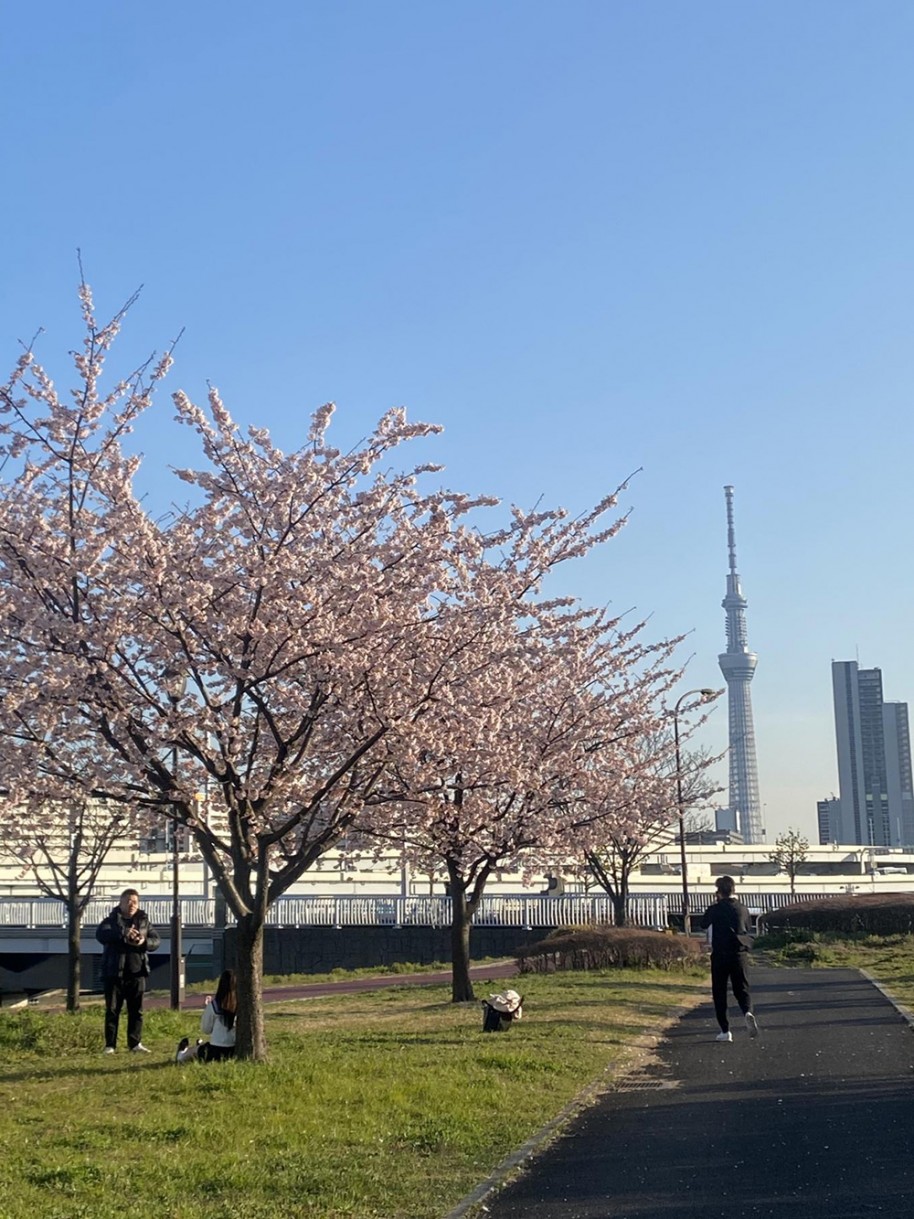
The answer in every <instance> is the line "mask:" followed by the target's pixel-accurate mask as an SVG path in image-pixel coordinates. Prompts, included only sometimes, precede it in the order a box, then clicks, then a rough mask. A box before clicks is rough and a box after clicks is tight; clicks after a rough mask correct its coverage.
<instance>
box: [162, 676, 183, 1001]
mask: <svg viewBox="0 0 914 1219" xmlns="http://www.w3.org/2000/svg"><path fill="white" fill-rule="evenodd" d="M185 684H186V679H185V677H184V675H183V674H180V673H171V672H169V673H166V674H165V688H166V690H167V692H168V697H169V699H170V701H171V705H172V707H177V705H178V701H179V699H180V698H181V696H182V695H183V693H184V689H185ZM171 776H172V782H175V783H176V782H177V779H178V746H177V744H174V745H173V746H172V749H171ZM179 865H180V859H179V852H178V819H177V817H175V816H173V817H172V820H171V959H170V961H169V966H170V976H171V1008H172V1010H173V1011H176V1012H177V1011H180V1010H181V991H182V990H183V987H182V985H181V980H182V979H181V966H182V958H183V956H184V949H183V945H182V943H181V940H182V928H181V884H180V872H179Z"/></svg>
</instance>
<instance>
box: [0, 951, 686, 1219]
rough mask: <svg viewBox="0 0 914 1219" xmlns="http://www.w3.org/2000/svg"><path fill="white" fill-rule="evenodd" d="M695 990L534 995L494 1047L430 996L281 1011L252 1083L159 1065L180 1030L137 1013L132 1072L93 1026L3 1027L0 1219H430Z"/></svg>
mask: <svg viewBox="0 0 914 1219" xmlns="http://www.w3.org/2000/svg"><path fill="white" fill-rule="evenodd" d="M706 988H707V986H706V979H705V976H704V971H702V972H701V975H700V976H699V975H698V974H697V973H696V974H695V975H693V976H691V977H690V976H686V975H682V974H679V975H677V974H669V973H667V972H659V971H657V972H655V971H645V972H641V973H605V974H563V975H561V976H558V977H556V976H551V977H531V978H529V979H524V985H523V990H524V992H525V995H526V998H527V1003H526V1016H525V1019H524V1020H523V1021H522V1022H521V1023H520V1024H518V1025H515V1026H514V1027H513V1028H511V1029H510V1030H509V1031H508V1032H506V1033H502V1034H483V1033H482V1032H481V1024H482V1019H481V1009H480V1007H479V1005H478V1004H460V1005H455V1004H452V1003H450V1002H448V998H449V991H448V988H447V987H443V986H433V987H423V988H421V989H416V988H410V987H396V988H391V989H388V990H384V991H378V992H374V993H365V994H358V995H350V996H346V997H345V999H343V998H339V997H337V998H327V999H312V1000H308V1001H307V1002H290V1001H286V1002H284V1003H283V1002H280V1003H276V1004H272V1005H270V1006H269V1007H268V1009H267V1011H268V1017H267V1022H268V1023H267V1030H268V1036H269V1041H270V1048H271V1057H270V1061H269V1063H266V1064H261V1065H255V1064H250V1063H223V1064H210V1065H209V1066H205V1065H202V1064H192V1065H188V1066H184V1067H177V1066H175V1065H174V1064H173V1063H172V1062H171V1055H172V1052H173V1049H174V1046H175V1043H176V1042H177V1039H178V1037H179V1036H181V1035H182V1033H187V1034H193V1033H194V1032H195V1031H196V1022H195V1020H194V1018H193V1017H192V1016H191V1015H190V1014H182V1013H176V1012H171V1011H167V1010H165V1011H163V1010H152V1011H150V1012H149V1013H147V1016H146V1029H145V1032H144V1040H145V1041H146V1043H147V1044H148V1045H149V1047H150V1049H152V1051H153V1053H152V1055H151V1056H150V1057H149V1058H144V1059H143V1060H142V1061H138V1060H137V1059H136V1058H135V1057H134V1056H132V1055H128V1054H126V1053H124V1052H119V1053H118V1054H117V1055H115V1056H112V1057H110V1058H105V1057H103V1056H102V1055H101V1053H100V1051H101V1044H102V1037H101V1013H100V1012H99V1011H98V1010H97V1009H96V1010H90V1011H86V1012H81V1013H79V1014H77V1015H75V1016H68V1015H65V1014H56V1013H43V1012H35V1011H29V1010H26V1011H22V1012H17V1013H10V1014H4V1013H0V1062H2V1067H0V1146H2V1147H3V1149H4V1154H3V1156H2V1157H0V1216H2V1219H26V1217H28V1219H80V1217H82V1216H85V1217H86V1219H115V1217H116V1219H122V1216H123V1214H124V1213H125V1211H129V1212H131V1213H140V1214H149V1215H155V1216H156V1219H191V1217H193V1219H198V1217H199V1219H208V1217H213V1219H215V1217H216V1216H219V1219H224V1216H225V1215H232V1216H233V1217H234V1219H280V1217H282V1219H286V1217H287V1216H289V1215H293V1214H294V1215H307V1216H320V1217H321V1219H338V1217H340V1219H341V1217H343V1216H346V1217H347V1219H425V1217H426V1216H427V1217H429V1219H438V1217H440V1216H441V1215H444V1214H446V1212H447V1211H448V1210H449V1209H450V1208H451V1207H452V1206H454V1205H455V1204H456V1202H457V1201H458V1200H459V1199H460V1198H461V1197H463V1196H464V1195H465V1194H466V1193H467V1192H468V1191H469V1190H471V1189H472V1188H473V1187H474V1186H475V1185H476V1184H478V1182H479V1181H480V1180H482V1179H483V1178H484V1177H486V1176H487V1175H488V1173H489V1172H490V1171H491V1170H492V1169H493V1168H494V1166H495V1165H496V1164H497V1163H498V1162H499V1161H500V1160H501V1159H502V1158H503V1157H504V1156H505V1155H507V1154H508V1153H509V1152H510V1151H512V1150H513V1149H515V1148H516V1147H518V1146H519V1145H520V1144H522V1143H523V1142H524V1141H525V1140H526V1139H527V1138H528V1137H529V1136H530V1135H531V1134H532V1133H533V1132H534V1131H535V1130H537V1129H538V1128H539V1127H540V1126H542V1125H543V1124H544V1123H545V1122H546V1121H548V1120H549V1119H550V1118H552V1117H554V1116H555V1115H556V1114H557V1113H558V1112H559V1111H560V1110H561V1109H562V1107H563V1106H564V1105H565V1104H566V1103H567V1102H568V1101H569V1100H570V1099H572V1098H573V1097H574V1096H575V1095H576V1094H577V1093H578V1092H579V1091H580V1089H581V1088H582V1087H583V1086H584V1085H586V1084H587V1083H589V1082H590V1081H592V1080H594V1079H595V1078H597V1077H598V1076H600V1075H601V1074H602V1073H603V1072H604V1071H607V1070H609V1071H611V1072H616V1073H618V1072H623V1071H625V1070H626V1069H628V1068H630V1067H631V1066H633V1065H635V1064H636V1063H637V1062H638V1061H639V1060H641V1059H643V1058H644V1057H645V1056H647V1055H649V1054H650V1051H651V1046H652V1045H653V1042H654V1040H655V1039H656V1037H657V1035H658V1034H659V1033H660V1032H661V1030H662V1029H663V1027H664V1026H665V1024H666V1023H667V1022H668V1020H669V1018H670V1014H671V1012H672V1010H673V1009H674V1008H675V1007H676V1006H678V1005H679V1004H681V1003H683V1002H695V1001H697V1000H698V999H700V998H702V997H704V993H705V991H706ZM477 989H478V993H480V994H485V993H486V990H487V988H486V986H485V984H483V985H481V986H479V987H478V988H477Z"/></svg>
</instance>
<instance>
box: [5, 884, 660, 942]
mask: <svg viewBox="0 0 914 1219" xmlns="http://www.w3.org/2000/svg"><path fill="white" fill-rule="evenodd" d="M114 904H115V903H113V902H112V901H111V899H110V898H103V899H97V900H93V901H90V902H89V904H88V906H87V907H86V910H85V913H84V915H83V927H84V929H85V930H87V931H88V930H90V929H91V928H94V927H95V926H96V924H98V923H99V922H100V921H101V920H102V919H103V918H104V917H105V916H106V915H107V914H108V913H109V912H110V910H111V909H112V907H113V906H114ZM171 908H172V899H171V897H170V896H167V897H165V896H149V897H144V898H143V909H144V910H145V911H146V913H147V914H148V915H149V919H150V922H152V923H153V925H154V926H156V927H157V928H159V930H160V932H162V933H164V932H165V931H166V929H167V927H168V924H169V919H170V917H171ZM227 918H228V921H229V922H230V923H231V922H233V921H234V920H233V919H232V917H231V914H228V916H227ZM629 919H630V921H631V922H632V923H633V924H635V925H636V926H642V927H665V926H666V924H667V898H666V896H665V895H654V894H652V895H648V896H642V895H636V896H633V897H632V898H631V899H630V901H629ZM181 921H182V923H183V925H184V926H185V927H188V928H193V927H214V926H215V925H216V902H215V900H214V899H213V898H202V897H182V898H181ZM612 921H613V911H612V902H611V901H610V899H609V898H608V897H607V896H606V895H605V894H600V895H595V894H571V895H568V896H563V897H545V896H527V895H518V896H516V897H513V896H502V895H499V896H493V897H484V898H483V899H482V901H481V902H480V904H479V908H478V910H477V911H476V914H475V916H474V918H473V925H474V926H476V927H521V928H525V929H526V928H533V927H557V926H570V925H578V924H601V923H612ZM267 923H268V925H270V926H274V927H448V926H450V923H451V899H450V898H449V897H400V896H391V897H354V896H347V897H296V896H286V897H280V898H279V899H278V900H277V901H276V902H275V903H274V904H273V906H272V907H271V908H270V912H269V914H268V916H267ZM66 924H67V915H66V909H65V907H64V905H63V903H62V902H58V901H55V900H54V899H53V898H50V897H34V898H11V897H0V928H5V927H9V928H27V929H29V930H40V929H43V928H47V929H48V930H62V929H63V928H65V927H66Z"/></svg>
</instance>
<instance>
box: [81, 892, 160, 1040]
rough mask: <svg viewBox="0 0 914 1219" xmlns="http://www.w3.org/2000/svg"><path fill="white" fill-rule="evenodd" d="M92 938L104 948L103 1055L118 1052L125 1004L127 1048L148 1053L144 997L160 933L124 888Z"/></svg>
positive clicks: (133, 897)
mask: <svg viewBox="0 0 914 1219" xmlns="http://www.w3.org/2000/svg"><path fill="white" fill-rule="evenodd" d="M95 938H96V939H97V940H98V942H99V943H100V944H103V945H104V952H103V953H102V976H103V978H104V980H105V1053H106V1054H113V1053H114V1051H115V1050H116V1049H117V1027H118V1023H119V1022H120V1017H121V1008H122V1007H123V1005H124V1004H125V1003H126V1004H127V1048H128V1049H129V1050H130V1051H131V1052H132V1053H134V1054H148V1053H149V1051H148V1050H147V1049H146V1047H145V1046H144V1045H143V994H144V992H145V990H146V979H147V978H148V977H149V953H150V952H155V950H156V949H157V948H158V946H159V944H160V942H161V941H160V939H159V933H158V932H157V931H156V929H155V928H154V927H151V926H150V925H149V919H148V918H147V917H146V912H145V910H141V909H140V895H139V893H137V891H136V889H125V890H124V892H123V893H122V894H121V900H120V901H119V902H118V904H117V905H116V906H115V907H114V909H113V910H112V911H111V913H110V914H109V915H108V917H107V918H103V919H102V921H101V922H100V923H99V925H98V930H97V931H96V932H95Z"/></svg>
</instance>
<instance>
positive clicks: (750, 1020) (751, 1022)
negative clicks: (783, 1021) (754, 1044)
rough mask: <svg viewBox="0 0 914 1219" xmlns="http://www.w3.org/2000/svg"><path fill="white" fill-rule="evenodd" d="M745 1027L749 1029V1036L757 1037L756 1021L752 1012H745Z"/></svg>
mask: <svg viewBox="0 0 914 1219" xmlns="http://www.w3.org/2000/svg"><path fill="white" fill-rule="evenodd" d="M746 1028H747V1029H748V1030H749V1036H750V1037H758V1021H757V1020H756V1018H755V1017H754V1016H753V1014H752V1012H746Z"/></svg>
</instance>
